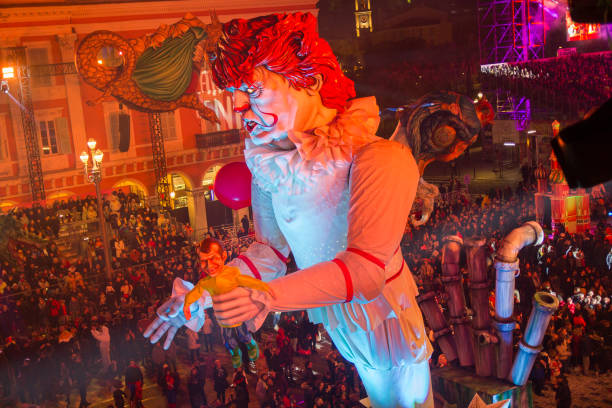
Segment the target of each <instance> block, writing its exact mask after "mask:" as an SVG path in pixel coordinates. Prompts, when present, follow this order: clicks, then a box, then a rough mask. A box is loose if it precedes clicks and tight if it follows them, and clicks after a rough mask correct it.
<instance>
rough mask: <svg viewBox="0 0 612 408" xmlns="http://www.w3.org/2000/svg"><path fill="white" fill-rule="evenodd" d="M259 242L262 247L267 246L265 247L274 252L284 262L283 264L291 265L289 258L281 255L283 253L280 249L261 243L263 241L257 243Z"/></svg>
mask: <svg viewBox="0 0 612 408" xmlns="http://www.w3.org/2000/svg"><path fill="white" fill-rule="evenodd" d="M257 242H259V243H260V244H262V245H265V246H267V247H269V248H270V249H271V250H272V251H274V253H275V254H276V256H277V257H278V259H280V260H281V261H283V263H289V258H287V257H286V256H285V255H283V254H282V253H281V251H279V250H278V249H276V248H274V247H273V246H272V245H270V244H266V243H265V242H261V241H257Z"/></svg>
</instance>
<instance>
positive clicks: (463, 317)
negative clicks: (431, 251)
mask: <svg viewBox="0 0 612 408" xmlns="http://www.w3.org/2000/svg"><path fill="white" fill-rule="evenodd" d="M444 241H445V244H444V248H443V249H442V282H443V283H444V289H445V290H446V293H447V294H448V311H449V314H450V317H451V319H450V321H451V323H452V325H453V329H454V332H455V344H456V345H457V352H458V356H459V364H460V365H461V366H463V367H468V366H471V365H474V347H473V343H472V332H471V327H470V325H469V319H468V318H467V313H466V307H465V296H464V294H463V284H462V283H461V271H460V270H459V257H460V256H461V245H463V240H462V239H461V238H460V237H458V236H455V235H450V236H447V237H444Z"/></svg>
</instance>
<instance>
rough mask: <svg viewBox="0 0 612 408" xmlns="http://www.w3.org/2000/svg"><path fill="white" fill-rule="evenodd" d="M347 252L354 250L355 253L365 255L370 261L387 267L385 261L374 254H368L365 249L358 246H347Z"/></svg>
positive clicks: (380, 266)
mask: <svg viewBox="0 0 612 408" xmlns="http://www.w3.org/2000/svg"><path fill="white" fill-rule="evenodd" d="M346 251H347V252H352V253H354V254H357V255H360V256H362V257H364V258H365V259H367V260H368V261H370V262H372V263H373V264H374V265H376V266H378V267H379V268H382V269H385V263H384V262H383V261H381V260H380V259H378V258H376V257H375V256H373V255H370V254H368V253H367V252H365V251H362V250H361V249H357V248H346Z"/></svg>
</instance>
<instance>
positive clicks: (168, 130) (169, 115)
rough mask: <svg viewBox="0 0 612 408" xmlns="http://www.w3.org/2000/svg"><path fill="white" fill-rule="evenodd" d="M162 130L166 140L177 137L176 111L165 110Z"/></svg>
mask: <svg viewBox="0 0 612 408" xmlns="http://www.w3.org/2000/svg"><path fill="white" fill-rule="evenodd" d="M161 119H162V121H161V123H162V132H163V134H164V139H165V140H175V139H176V124H175V122H174V112H164V113H162V114H161Z"/></svg>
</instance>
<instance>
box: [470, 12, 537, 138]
mask: <svg viewBox="0 0 612 408" xmlns="http://www.w3.org/2000/svg"><path fill="white" fill-rule="evenodd" d="M478 12H479V16H478V34H479V35H478V37H479V48H480V65H481V71H482V72H487V68H486V67H487V66H489V65H492V64H506V63H511V62H521V61H528V60H531V59H539V58H542V57H543V56H544V42H545V39H546V30H545V26H544V4H543V0H478ZM497 85H498V84H493V86H492V89H488V90H485V91H488V92H487V93H489V94H495V99H494V102H493V103H494V106H495V107H496V109H495V110H496V113H497V119H502V120H504V119H505V120H514V121H516V126H517V130H525V129H526V128H527V126H528V123H529V121H530V119H531V104H530V101H529V99H528V98H526V97H525V96H523V95H515V94H514V93H512V92H510V91H508V90H505V89H503V87H501V86H497Z"/></svg>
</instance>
